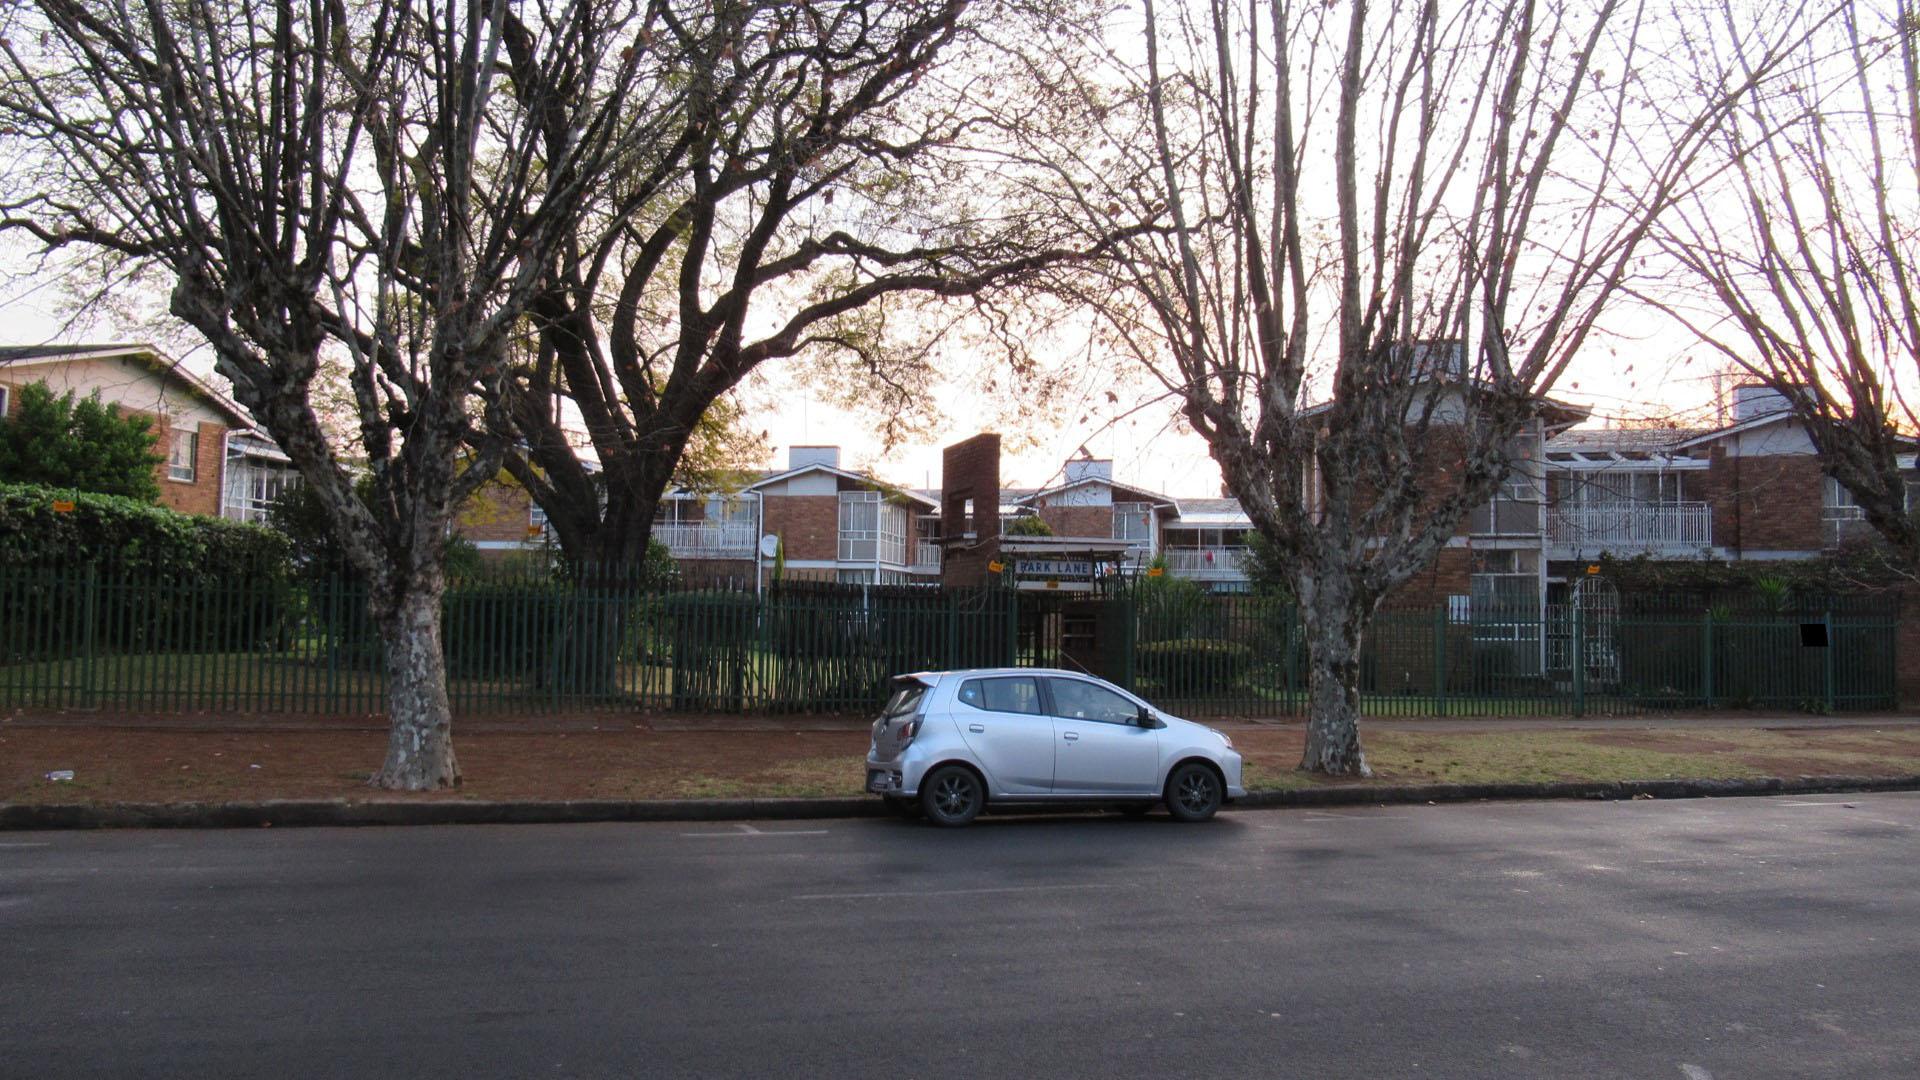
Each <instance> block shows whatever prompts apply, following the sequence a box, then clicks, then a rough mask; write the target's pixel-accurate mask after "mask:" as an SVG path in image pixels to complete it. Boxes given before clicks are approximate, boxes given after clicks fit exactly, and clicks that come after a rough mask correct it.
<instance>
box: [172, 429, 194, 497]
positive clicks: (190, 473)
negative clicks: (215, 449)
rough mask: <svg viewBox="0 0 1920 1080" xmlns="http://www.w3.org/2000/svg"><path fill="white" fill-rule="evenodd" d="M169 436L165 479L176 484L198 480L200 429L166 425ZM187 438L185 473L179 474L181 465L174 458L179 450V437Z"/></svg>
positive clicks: (191, 482)
mask: <svg viewBox="0 0 1920 1080" xmlns="http://www.w3.org/2000/svg"><path fill="white" fill-rule="evenodd" d="M168 431H169V432H170V433H171V436H170V437H169V438H168V440H167V479H169V480H171V481H173V482H174V483H176V484H195V483H199V482H200V429H199V428H197V427H196V428H183V427H173V426H172V425H168ZM182 435H184V436H186V438H187V463H186V465H185V466H184V469H185V472H186V475H184V476H183V475H181V470H182V466H181V465H180V464H179V463H178V462H176V461H175V460H174V457H175V455H176V454H177V453H178V452H179V450H180V437H181V436H182Z"/></svg>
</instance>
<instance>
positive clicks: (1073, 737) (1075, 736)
mask: <svg viewBox="0 0 1920 1080" xmlns="http://www.w3.org/2000/svg"><path fill="white" fill-rule="evenodd" d="M1060 737H1061V738H1063V739H1065V740H1067V741H1068V742H1079V741H1080V733H1079V732H1077V731H1069V732H1067V733H1066V734H1065V735H1062V736H1060Z"/></svg>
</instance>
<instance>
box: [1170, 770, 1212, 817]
mask: <svg viewBox="0 0 1920 1080" xmlns="http://www.w3.org/2000/svg"><path fill="white" fill-rule="evenodd" d="M1225 795H1226V792H1225V791H1223V790H1222V789H1221V786H1220V774H1218V773H1216V772H1214V771H1213V770H1212V769H1209V768H1207V767H1206V766H1205V765H1202V764H1200V763H1199V762H1197V761H1189V762H1187V763H1186V764H1185V765H1182V766H1180V767H1179V768H1177V769H1175V770H1173V775H1172V776H1169V777H1167V812H1168V813H1170V814H1172V815H1173V819H1174V820H1175V821H1205V820H1207V819H1208V818H1210V817H1212V816H1213V813H1214V811H1216V810H1218V809H1220V800H1221V799H1222V798H1223V797H1224V796H1225Z"/></svg>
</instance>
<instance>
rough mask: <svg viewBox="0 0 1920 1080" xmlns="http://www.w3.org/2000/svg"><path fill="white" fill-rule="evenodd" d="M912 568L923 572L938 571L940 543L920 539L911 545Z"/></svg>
mask: <svg viewBox="0 0 1920 1080" xmlns="http://www.w3.org/2000/svg"><path fill="white" fill-rule="evenodd" d="M913 569H915V570H917V571H921V572H924V573H938V572H939V571H940V545H939V544H936V543H934V542H933V541H931V540H921V541H918V542H916V543H915V544H914V547H913Z"/></svg>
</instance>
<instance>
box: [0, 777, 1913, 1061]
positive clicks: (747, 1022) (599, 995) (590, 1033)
mask: <svg viewBox="0 0 1920 1080" xmlns="http://www.w3.org/2000/svg"><path fill="white" fill-rule="evenodd" d="M1916 829H1920V795H1867V796H1854V797H1840V796H1819V797H1812V798H1785V797H1783V798H1774V799H1727V800H1711V801H1708V800H1694V801H1680V802H1636V803H1508V804H1497V805H1459V806H1439V807H1394V808H1382V809H1357V810H1356V809H1343V810H1339V811H1327V812H1318V811H1312V810H1288V811H1264V812H1246V813H1239V814H1229V815H1224V816H1223V817H1222V818H1221V819H1220V820H1219V821H1217V822H1215V823H1213V824H1211V825H1207V826H1200V827H1182V826H1177V825H1174V824H1172V823H1171V822H1168V821H1167V820H1166V819H1164V818H1160V817H1156V818H1154V819H1149V820H1147V821H1138V822H1136V821H1129V820H1124V819H1121V818H1119V817H1118V816H1105V817H1072V818H1045V819H1034V818H1026V819H986V820H983V821H982V822H981V823H980V824H978V825H976V826H975V827H973V828H971V829H968V830H963V831H958V832H944V831H937V830H934V829H931V828H927V827H924V826H919V825H915V824H910V823H905V822H894V821H878V820H868V821H832V822H818V823H810V822H782V823H767V824H761V825H756V826H741V825H731V824H726V825H701V824H665V825H575V826H552V827H503V828H481V827H457V828H438V829H364V830H322V829H314V830H270V831H269V830H262V831H248V832H205V833H186V832H119V833H93V834H87V833H11V834H8V833H0V1076H5V1077H29V1076H31V1077H53V1076H181V1077H196V1078H198V1077H211V1076H275V1077H278V1076H352V1077H386V1076H394V1077H402V1076H404V1077H436V1076H447V1077H534V1076H621V1077H667V1076H722V1075H724V1076H752V1077H784V1078H797V1077H815V1076H824V1077H864V1076H886V1077H929V1078H932V1077H962V1078H977V1077H1001V1076H1018V1077H1038V1076H1076V1077H1079V1076H1084V1077H1100V1078H1108V1077H1133V1076H1167V1077H1186V1076H1195V1077H1215V1076H1218V1077H1236V1076H1244V1077H1311V1078H1320V1077H1345V1076H1351V1077H1401V1076H1404V1077H1475V1078H1477V1077H1508V1076H1511V1077H1602V1076H1619V1077H1636V1078H1637V1077H1673V1078H1678V1080H1700V1078H1702V1077H1712V1078H1720V1080H1727V1078H1751V1077H1776V1076H1778V1077H1787V1076H1793V1077H1800V1076H1833V1077H1848V1078H1853V1077H1877V1076H1885V1077H1912V1076H1916V1075H1920V992H1917V991H1920V861H1917V860H1916V859H1915V854H1916V851H1917V850H1920V847H1917V845H1916V841H1917V840H1920V834H1917V832H1916Z"/></svg>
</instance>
